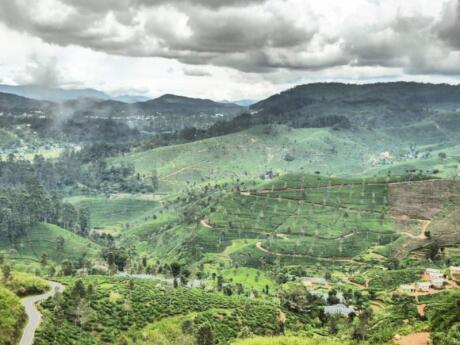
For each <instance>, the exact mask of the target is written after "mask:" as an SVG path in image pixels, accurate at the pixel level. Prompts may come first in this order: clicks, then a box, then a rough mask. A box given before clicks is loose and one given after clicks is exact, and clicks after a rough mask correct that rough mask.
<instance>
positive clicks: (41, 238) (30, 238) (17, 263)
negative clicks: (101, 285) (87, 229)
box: [0, 224, 100, 271]
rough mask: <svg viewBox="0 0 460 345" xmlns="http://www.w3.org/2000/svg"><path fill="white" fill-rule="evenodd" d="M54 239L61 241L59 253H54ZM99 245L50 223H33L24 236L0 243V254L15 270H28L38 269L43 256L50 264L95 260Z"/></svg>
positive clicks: (55, 251) (0, 241)
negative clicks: (62, 241) (11, 241)
mask: <svg viewBox="0 0 460 345" xmlns="http://www.w3.org/2000/svg"><path fill="white" fill-rule="evenodd" d="M58 237H62V238H63V239H64V249H63V251H62V252H58V251H57V250H56V240H57V238H58ZM99 250H100V248H99V245H97V244H96V243H93V242H91V241H89V240H87V239H85V238H83V237H80V236H78V235H76V234H74V233H73V232H70V231H68V230H65V229H62V228H60V227H58V226H56V225H52V224H37V225H35V226H33V227H32V228H30V229H29V231H28V234H27V235H25V236H22V237H19V238H17V239H16V240H15V242H14V243H9V242H8V240H6V239H4V240H3V239H2V240H0V253H3V254H4V255H5V257H6V259H7V260H8V261H10V262H12V263H13V266H14V268H15V269H16V270H21V271H31V270H33V269H34V268H37V267H39V261H40V258H41V256H42V255H43V254H46V255H47V256H48V259H49V260H50V261H52V262H60V261H62V260H64V259H69V260H72V261H76V260H78V259H80V258H81V257H89V258H95V257H97V255H98V253H99Z"/></svg>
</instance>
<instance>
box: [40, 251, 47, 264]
mask: <svg viewBox="0 0 460 345" xmlns="http://www.w3.org/2000/svg"><path fill="white" fill-rule="evenodd" d="M40 264H41V265H42V266H46V265H48V254H46V253H43V254H42V256H41V257H40Z"/></svg>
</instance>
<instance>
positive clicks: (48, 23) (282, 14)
mask: <svg viewBox="0 0 460 345" xmlns="http://www.w3.org/2000/svg"><path fill="white" fill-rule="evenodd" d="M459 1H460V0H440V1H433V0H411V1H407V0H347V1H335V0H252V1H251V0H232V1H223V0H222V1H221V0H219V1H216V0H199V1H191V0H170V1H166V0H164V1H163V0H161V1H155V2H154V5H152V4H153V2H151V1H145V0H100V1H93V0H34V1H32V0H10V1H1V2H0V44H1V46H2V54H0V80H2V81H3V82H10V83H11V82H15V83H39V84H46V85H61V86H64V87H95V88H101V89H103V90H104V91H107V92H115V93H116V92H118V91H119V90H133V89H136V90H144V91H145V92H147V93H149V94H150V95H151V96H156V95H159V94H161V93H166V92H168V93H178V94H186V95H191V96H199V97H211V98H215V99H234V98H261V97H265V96H268V95H269V94H270V93H273V92H278V91H280V90H281V89H282V88H286V87H289V86H291V85H292V84H297V83H303V82H309V81H321V80H339V81H351V82H356V81H357V82H363V81H375V80H395V79H404V80H422V81H445V82H458V80H459V76H460V2H459ZM2 23H3V24H2Z"/></svg>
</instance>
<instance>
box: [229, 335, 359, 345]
mask: <svg viewBox="0 0 460 345" xmlns="http://www.w3.org/2000/svg"><path fill="white" fill-rule="evenodd" d="M348 344H350V342H349V341H346V340H345V341H344V340H333V339H327V338H311V337H289V336H286V337H270V338H269V337H255V338H249V339H243V340H238V341H236V342H234V343H233V344H232V345H348Z"/></svg>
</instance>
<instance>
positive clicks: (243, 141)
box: [112, 114, 460, 190]
mask: <svg viewBox="0 0 460 345" xmlns="http://www.w3.org/2000/svg"><path fill="white" fill-rule="evenodd" d="M458 117H459V115H458V114H457V115H456V114H443V115H440V114H438V115H435V116H433V119H432V120H425V121H424V122H422V123H418V124H415V125H411V126H407V127H402V128H391V127H389V128H386V129H385V128H384V129H379V130H367V129H361V128H360V129H356V130H342V131H333V130H331V129H327V128H309V129H288V128H287V127H285V126H272V127H271V128H272V129H271V130H267V128H268V127H255V128H252V129H249V130H246V131H242V132H239V133H235V134H230V135H226V136H222V137H216V138H211V139H206V140H201V141H197V142H194V143H189V144H183V145H176V146H170V147H162V148H158V149H154V150H149V151H145V152H138V153H132V154H130V155H127V156H123V157H119V158H115V159H113V160H112V162H113V163H119V162H122V161H125V162H129V163H132V164H134V166H135V168H136V169H137V170H138V171H139V172H141V173H146V174H149V173H151V172H152V171H153V170H156V171H157V172H158V175H159V177H160V188H162V189H163V190H177V189H180V188H184V187H185V186H186V182H187V181H190V182H197V183H200V182H201V181H203V180H209V179H212V180H222V179H230V178H234V177H240V178H241V177H245V176H247V177H249V178H255V177H258V176H259V175H260V174H262V173H264V172H265V171H267V170H269V169H274V170H275V171H277V172H284V173H285V172H299V171H304V172H306V173H312V172H314V171H316V170H318V171H321V172H322V173H323V174H335V175H342V176H343V175H348V176H351V175H356V174H359V175H363V174H364V175H368V176H372V175H374V174H386V173H387V171H388V170H391V171H393V172H394V173H401V172H404V171H405V170H406V169H414V168H415V169H430V170H433V169H439V170H441V172H440V175H441V176H455V175H457V174H458V173H459V171H458V164H457V163H458V160H459V159H460V139H459V138H458V135H456V133H458V132H457V131H458V130H460V125H459V124H458V123H460V121H458ZM413 143H415V144H417V147H416V149H417V151H419V153H420V155H422V154H426V153H428V152H430V156H429V157H428V158H426V159H404V160H402V161H396V162H394V163H393V164H391V165H372V164H371V162H372V161H373V160H375V159H378V158H379V157H380V154H381V153H382V152H385V151H388V152H390V153H391V155H392V156H399V155H402V154H406V153H408V152H409V145H410V144H413ZM440 152H444V153H446V154H447V158H445V159H442V158H440V157H439V156H438V154H439V153H440ZM287 154H289V155H291V156H292V157H294V158H295V159H294V160H293V161H290V162H288V161H286V160H285V159H284V158H285V157H286V155H287ZM246 174H247V175H246Z"/></svg>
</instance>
